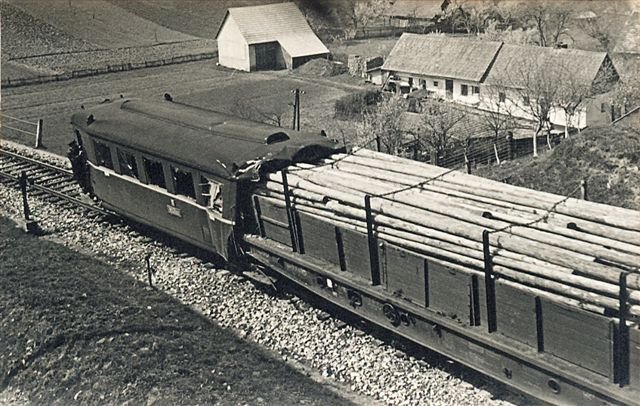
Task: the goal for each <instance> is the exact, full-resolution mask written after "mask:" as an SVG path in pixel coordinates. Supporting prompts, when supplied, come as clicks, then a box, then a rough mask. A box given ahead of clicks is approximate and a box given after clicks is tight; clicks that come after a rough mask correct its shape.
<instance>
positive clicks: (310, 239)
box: [245, 209, 640, 404]
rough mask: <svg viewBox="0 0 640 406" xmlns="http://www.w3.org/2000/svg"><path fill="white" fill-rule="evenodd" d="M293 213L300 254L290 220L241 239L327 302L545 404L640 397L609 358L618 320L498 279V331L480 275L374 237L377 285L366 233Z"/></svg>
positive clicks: (635, 349)
mask: <svg viewBox="0 0 640 406" xmlns="http://www.w3.org/2000/svg"><path fill="white" fill-rule="evenodd" d="M293 211H294V212H295V209H293ZM284 215H286V212H285V213H284V214H281V216H282V217H284ZM299 218H300V221H299V222H294V223H293V224H292V226H293V227H295V234H297V235H298V238H299V239H300V240H302V241H303V243H302V245H303V246H304V247H305V249H304V251H303V252H299V251H297V252H294V251H295V250H294V249H293V248H292V246H291V241H290V238H291V237H290V234H289V231H290V230H289V228H288V227H289V226H290V224H287V223H284V224H282V229H283V239H284V240H286V241H287V243H286V244H281V243H279V242H278V241H277V240H275V239H273V238H270V237H269V235H268V234H267V235H266V238H265V237H258V236H245V242H247V243H248V245H249V247H250V249H249V254H250V255H251V256H252V257H253V258H254V259H255V260H257V261H258V262H261V263H263V264H265V265H267V266H269V267H271V268H272V269H274V270H276V272H278V273H280V274H281V275H283V276H285V277H287V278H291V279H293V280H294V281H296V282H297V283H300V284H301V285H303V286H306V287H307V288H308V289H310V290H312V291H313V292H315V293H317V294H319V295H321V296H322V297H324V298H325V299H327V300H330V301H333V302H336V303H337V304H339V305H341V306H343V307H345V308H348V309H350V310H351V311H352V312H354V313H356V314H358V315H360V316H362V317H364V318H366V319H368V320H370V321H373V322H375V323H378V324H381V325H383V326H386V327H387V328H390V329H391V330H393V331H395V332H397V333H398V334H401V335H403V336H405V337H407V338H410V339H412V340H415V341H416V342H418V343H420V344H422V345H425V346H427V347H429V348H432V349H434V350H436V351H439V352H441V353H444V354H446V355H448V356H450V357H452V358H454V359H456V360H458V361H460V362H463V363H466V364H468V365H470V366H472V367H474V368H476V369H480V370H481V371H483V372H484V373H487V374H489V375H491V376H493V377H494V378H496V379H498V380H501V381H504V382H508V383H509V384H510V385H512V386H514V387H516V388H522V389H523V390H526V391H527V392H529V393H532V394H535V395H536V396H538V397H539V398H541V399H544V400H546V401H548V402H552V403H562V402H569V403H580V404H601V403H603V402H604V403H607V402H609V401H611V400H612V399H610V398H608V396H610V395H611V396H614V398H615V399H618V401H622V402H625V403H633V402H630V401H629V399H634V396H636V395H637V394H638V391H637V388H636V387H634V385H623V386H622V387H620V386H619V385H618V382H617V380H618V379H619V376H617V374H619V372H616V371H618V370H619V369H620V368H624V365H623V364H624V360H621V361H618V360H616V359H615V358H616V356H615V355H616V354H615V352H614V351H615V338H616V335H617V334H618V332H617V331H618V326H617V324H616V319H615V318H612V317H605V316H598V315H596V314H593V313H591V312H588V311H584V310H580V309H574V308H572V309H569V308H567V307H565V306H562V305H559V304H557V303H552V302H550V301H548V300H544V298H540V297H536V296H534V295H532V294H530V293H527V292H525V291H522V290H519V289H516V288H514V287H512V286H510V285H508V284H507V283H505V282H503V281H501V280H499V279H498V280H497V281H496V298H495V301H496V302H495V304H496V319H497V324H496V325H497V330H496V331H493V332H490V331H489V329H488V323H487V317H488V316H487V309H488V307H487V295H486V292H485V280H484V275H482V274H481V273H478V274H470V273H467V272H462V271H459V270H456V269H453V268H452V267H449V266H447V265H446V264H445V263H444V262H443V261H440V260H437V259H433V258H429V257H427V256H424V255H421V254H417V253H413V252H411V251H409V250H406V249H404V248H400V247H397V246H395V245H393V244H390V243H387V242H383V241H378V243H377V247H376V248H377V249H376V252H377V254H378V260H379V263H380V268H381V269H380V270H381V276H382V278H381V284H380V285H378V286H375V285H373V284H372V283H371V282H372V279H371V274H372V270H371V266H370V260H369V246H368V243H369V240H368V238H367V234H366V233H361V232H357V231H354V230H346V229H340V234H342V237H341V241H340V239H338V238H336V229H337V227H335V225H333V224H332V223H331V221H330V220H325V219H322V218H320V217H318V216H315V215H307V214H305V213H299ZM285 237H286V238H285ZM339 243H341V245H343V247H342V248H343V249H344V264H345V269H346V270H347V272H344V271H342V270H341V266H340V264H341V260H340V255H339V253H340V248H339V247H338V245H339ZM630 335H631V340H630V343H631V347H632V348H630V353H631V356H630V358H629V361H630V362H631V363H632V365H631V367H630V371H629V372H630V382H631V381H634V380H635V381H637V380H638V379H639V376H638V367H637V365H634V364H633V363H634V362H635V363H636V364H637V361H638V359H640V356H639V353H640V345H638V344H639V343H640V335H639V334H638V333H637V330H634V331H632V332H631V334H630ZM620 362H622V364H620ZM635 386H637V385H635ZM587 388H600V390H601V392H599V393H598V392H597V391H596V392H593V391H590V390H588V389H587Z"/></svg>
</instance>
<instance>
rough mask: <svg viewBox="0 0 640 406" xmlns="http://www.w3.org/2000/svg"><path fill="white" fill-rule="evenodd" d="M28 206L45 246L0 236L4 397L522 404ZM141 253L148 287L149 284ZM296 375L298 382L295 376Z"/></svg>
mask: <svg viewBox="0 0 640 406" xmlns="http://www.w3.org/2000/svg"><path fill="white" fill-rule="evenodd" d="M0 196H2V199H0V216H4V217H11V218H18V217H20V215H21V213H20V210H21V197H20V193H19V192H18V191H16V190H15V189H13V188H9V187H6V186H3V185H0ZM31 206H32V210H33V213H34V214H35V215H36V217H38V219H39V222H40V225H41V227H42V228H43V229H44V230H45V231H46V233H47V234H46V235H45V236H44V237H40V238H35V237H31V236H25V235H23V234H22V232H21V231H18V230H17V229H14V228H13V227H11V226H10V224H9V223H7V221H6V220H3V224H2V225H1V227H0V229H1V230H2V232H3V233H7V234H6V236H7V238H2V239H1V240H2V241H4V242H3V244H4V246H3V248H4V249H3V250H2V255H3V256H4V258H3V261H5V263H7V264H13V265H12V266H11V267H3V271H2V272H3V273H7V272H8V274H7V275H3V276H2V278H3V279H4V280H8V281H10V283H9V284H4V285H3V286H4V288H3V291H2V296H1V298H0V300H2V301H3V306H2V308H3V309H9V310H8V311H6V312H2V313H0V314H1V317H2V320H1V321H0V323H2V324H3V328H2V329H1V331H2V332H3V333H2V334H5V335H6V336H5V337H3V341H5V342H7V343H10V345H8V346H5V347H6V348H8V350H7V351H6V352H3V353H2V354H3V358H2V360H3V361H2V369H3V370H4V371H3V372H7V374H3V375H4V376H8V375H10V376H11V378H10V379H9V380H8V382H5V383H4V384H3V387H2V389H3V391H5V393H9V394H15V393H16V391H17V390H19V391H20V393H21V394H22V395H23V396H24V397H25V398H26V399H30V400H34V401H46V400H49V399H62V400H64V399H67V400H73V399H74V398H76V400H85V401H87V402H91V401H94V402H101V401H115V402H122V401H126V400H132V401H134V402H136V403H141V402H148V401H151V402H152V403H153V401H160V400H163V399H164V400H166V401H169V402H171V403H185V402H186V403H207V401H208V400H214V399H216V400H218V401H220V402H222V403H245V402H249V403H259V402H260V399H262V400H263V401H264V402H266V403H280V404H282V403H297V402H300V401H304V400H308V401H309V402H319V403H322V404H325V403H331V404H333V403H344V402H355V403H361V404H364V403H367V404H368V403H371V402H372V401H373V400H377V401H379V402H381V403H386V404H452V403H454V404H505V403H507V400H510V401H512V402H516V403H523V402H526V400H523V399H522V398H519V397H517V396H516V395H514V394H513V393H511V392H508V391H507V390H506V389H505V388H504V387H502V386H500V385H498V384H496V383H495V382H493V381H490V380H487V379H486V378H484V377H482V376H480V375H479V374H477V373H474V372H472V371H471V370H469V369H466V368H463V367H461V366H459V365H457V364H454V363H451V362H449V361H447V360H446V359H445V358H442V357H438V356H435V355H433V354H428V355H427V356H426V357H417V356H414V355H415V354H407V353H405V352H402V351H398V350H397V349H396V348H394V347H393V346H391V345H388V344H387V343H385V342H383V341H381V340H379V339H378V338H376V337H374V336H372V335H370V334H363V332H362V331H360V330H358V329H357V328H355V327H352V326H349V325H344V323H341V322H339V321H337V322H336V319H334V318H330V319H328V320H327V319H326V318H325V317H321V316H322V314H323V313H322V311H321V310H318V309H315V308H313V307H309V306H308V305H306V304H305V303H303V302H301V301H300V299H299V298H297V297H293V298H288V297H286V296H285V297H282V296H274V295H270V294H267V293H265V292H263V291H262V290H260V289H258V288H256V287H255V286H254V285H253V284H251V283H249V282H247V281H245V280H243V279H242V278H241V277H240V276H238V275H236V274H234V273H230V272H229V271H227V270H220V269H216V268H215V267H214V266H213V265H212V264H210V263H207V262H206V261H205V260H203V259H200V258H197V257H193V256H192V255H190V254H189V253H188V252H184V251H182V250H181V249H180V248H179V247H176V246H172V245H171V244H165V243H163V242H159V241H157V240H154V239H152V238H150V237H149V236H148V235H145V234H140V233H139V232H137V231H135V230H133V229H131V228H130V227H128V226H126V225H120V224H114V223H107V222H104V221H100V220H99V219H90V218H87V217H86V216H82V215H80V214H79V213H78V212H77V211H75V210H73V209H64V208H61V207H59V206H56V205H53V204H50V203H45V202H44V201H41V200H39V199H35V198H33V199H31ZM7 225H8V226H7ZM27 253H28V255H27ZM147 255H150V258H151V265H152V267H153V268H154V270H155V275H154V276H153V283H154V286H155V287H156V289H150V288H148V287H147V286H145V285H146V284H147V278H148V275H147V270H146V267H145V261H144V258H145V257H146V256H147ZM6 269H8V271H7V270H6ZM41 296H42V297H41ZM54 318H55V319H54ZM54 320H55V321H54ZM136 326H137V327H136ZM136 328H138V329H139V330H140V331H138V330H136ZM143 330H144V331H143ZM127 334H128V335H127ZM112 338H113V339H112ZM216 343H218V344H220V343H225V344H224V346H223V347H222V348H219V347H217V346H216V345H217V344H216ZM9 354H10V355H9ZM256 354H257V355H256ZM261 354H262V355H261ZM268 354H273V357H275V358H269V357H271V355H268ZM281 361H282V362H281ZM263 362H267V364H263ZM292 365H303V366H306V368H307V369H306V371H307V372H303V374H302V375H299V374H298V375H296V373H294V372H292V370H289V369H287V368H288V367H289V366H292ZM295 370H296V371H300V369H297V368H296V369H295ZM12 371H14V372H12ZM303 371H304V369H303ZM307 374H309V375H310V376H311V378H313V379H314V380H315V381H314V382H316V383H313V382H311V381H310V380H309V379H308V378H307V377H305V376H306V375H307ZM267 375H268V376H267ZM279 377H280V378H282V377H284V378H286V379H291V380H290V381H286V382H280V381H278V379H279ZM400 377H401V378H400ZM5 381H6V379H5ZM317 381H320V382H322V383H323V385H322V388H326V386H325V385H324V384H326V383H327V382H328V383H331V384H332V385H333V386H334V387H336V386H337V387H338V389H337V390H338V391H339V392H340V396H339V397H338V396H336V395H335V391H329V390H328V389H322V388H320V387H319V386H318V384H317ZM262 384H264V385H265V386H267V387H269V388H270V389H269V391H270V392H264V391H262V392H261V386H260V385H262ZM252 385H253V386H252ZM227 387H229V388H230V389H227ZM292 387H293V388H294V390H293V391H291V390H290V389H291V388H292ZM111 393H113V394H114V396H118V397H117V398H110V397H107V396H108V394H111ZM265 393H266V394H265ZM287 393H289V394H288V395H287ZM349 393H353V394H352V395H348V394H349ZM100 396H105V398H104V399H101V398H100ZM109 396H110V395H109ZM207 396H216V398H213V397H209V398H208V397H207ZM250 396H253V397H250ZM277 396H290V397H277ZM345 396H347V397H348V398H347V400H345ZM259 398H260V399H259ZM505 399H506V400H505Z"/></svg>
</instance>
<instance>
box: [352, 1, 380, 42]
mask: <svg viewBox="0 0 640 406" xmlns="http://www.w3.org/2000/svg"><path fill="white" fill-rule="evenodd" d="M342 6H343V10H344V12H345V15H346V16H347V17H348V19H349V20H350V22H351V27H349V28H350V29H348V30H347V31H349V32H350V33H349V34H348V36H355V35H356V33H357V32H358V30H364V29H365V28H367V27H368V26H369V25H370V24H371V23H372V22H373V21H375V20H377V19H378V18H379V17H380V16H381V15H382V13H383V12H384V11H385V10H386V8H387V7H388V6H389V1H388V0H345V1H344V2H343V3H342Z"/></svg>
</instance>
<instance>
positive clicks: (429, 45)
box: [382, 33, 502, 82]
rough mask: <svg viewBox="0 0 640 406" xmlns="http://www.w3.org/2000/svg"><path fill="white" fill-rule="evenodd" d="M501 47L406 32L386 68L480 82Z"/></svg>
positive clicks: (393, 50) (384, 66) (393, 51)
mask: <svg viewBox="0 0 640 406" xmlns="http://www.w3.org/2000/svg"><path fill="white" fill-rule="evenodd" d="M501 46H502V43H501V42H495V41H474V40H469V39H466V38H452V37H446V36H441V35H418V34H407V33H405V34H402V36H401V37H400V39H399V40H398V42H397V43H396V45H395V46H394V47H393V49H392V50H391V53H390V54H389V57H388V58H387V60H386V61H385V62H384V65H383V66H382V69H383V70H385V71H394V72H406V73H414V74H418V75H426V76H437V77H444V78H451V79H462V80H471V81H475V82H480V81H481V80H482V78H483V77H484V75H485V74H486V72H487V70H488V69H489V67H490V66H491V62H492V61H493V59H494V58H495V56H496V54H497V53H498V51H499V50H500V47H501Z"/></svg>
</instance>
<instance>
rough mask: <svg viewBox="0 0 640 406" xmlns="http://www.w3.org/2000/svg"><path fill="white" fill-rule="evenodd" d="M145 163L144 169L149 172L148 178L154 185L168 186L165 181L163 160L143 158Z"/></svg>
mask: <svg viewBox="0 0 640 406" xmlns="http://www.w3.org/2000/svg"><path fill="white" fill-rule="evenodd" d="M142 161H143V163H144V170H145V172H146V173H147V179H149V183H150V184H152V185H156V186H160V187H162V188H166V187H167V184H166V183H165V181H164V172H163V170H162V162H158V161H154V160H152V159H147V158H142Z"/></svg>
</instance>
